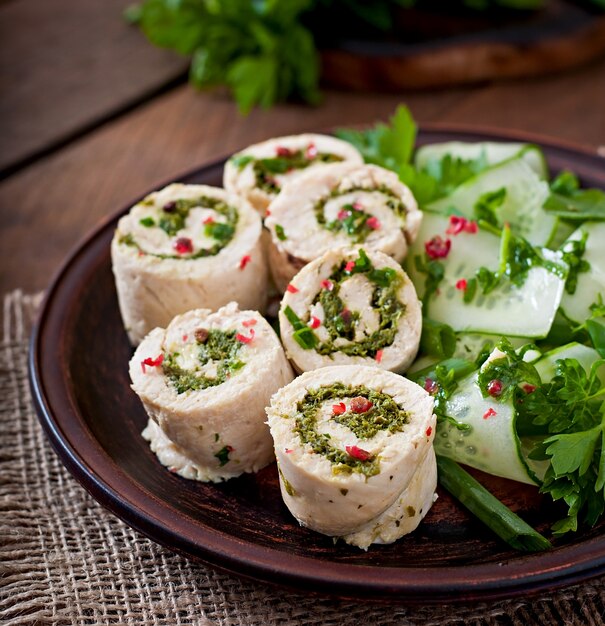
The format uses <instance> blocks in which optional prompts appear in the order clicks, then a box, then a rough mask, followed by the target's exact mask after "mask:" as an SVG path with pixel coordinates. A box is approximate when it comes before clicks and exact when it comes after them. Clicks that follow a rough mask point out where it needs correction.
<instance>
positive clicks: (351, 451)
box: [345, 446, 372, 461]
mask: <svg viewBox="0 0 605 626" xmlns="http://www.w3.org/2000/svg"><path fill="white" fill-rule="evenodd" d="M345 450H346V451H347V454H348V455H349V456H352V457H353V458H354V459H357V460H358V461H369V460H370V459H371V458H372V455H371V454H370V453H369V452H367V451H366V450H363V449H362V448H358V447H357V446H345Z"/></svg>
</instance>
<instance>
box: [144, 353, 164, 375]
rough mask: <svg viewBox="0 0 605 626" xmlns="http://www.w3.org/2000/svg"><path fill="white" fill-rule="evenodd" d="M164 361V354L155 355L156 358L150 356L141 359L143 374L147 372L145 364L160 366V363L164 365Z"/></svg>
mask: <svg viewBox="0 0 605 626" xmlns="http://www.w3.org/2000/svg"><path fill="white" fill-rule="evenodd" d="M163 361H164V355H163V354H159V355H158V356H156V357H155V359H152V358H151V357H150V356H148V357H147V358H146V359H143V360H142V361H141V369H142V370H143V374H145V373H146V372H145V366H147V367H159V366H160V365H162V363H163Z"/></svg>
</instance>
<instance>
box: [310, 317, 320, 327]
mask: <svg viewBox="0 0 605 626" xmlns="http://www.w3.org/2000/svg"><path fill="white" fill-rule="evenodd" d="M309 326H310V327H311V328H319V327H320V326H321V320H320V319H319V317H315V315H313V316H312V317H311V321H310V323H309Z"/></svg>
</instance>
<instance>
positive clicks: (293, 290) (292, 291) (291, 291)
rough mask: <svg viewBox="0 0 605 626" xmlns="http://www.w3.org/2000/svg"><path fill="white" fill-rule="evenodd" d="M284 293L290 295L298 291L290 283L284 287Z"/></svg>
mask: <svg viewBox="0 0 605 626" xmlns="http://www.w3.org/2000/svg"><path fill="white" fill-rule="evenodd" d="M286 291H289V292H290V293H298V289H297V288H296V287H295V286H294V285H293V284H292V283H290V284H289V285H288V286H287V287H286Z"/></svg>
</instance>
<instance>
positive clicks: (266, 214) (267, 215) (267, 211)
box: [265, 209, 271, 217]
mask: <svg viewBox="0 0 605 626" xmlns="http://www.w3.org/2000/svg"><path fill="white" fill-rule="evenodd" d="M269 215H271V211H270V210H269V209H267V210H266V211H265V217H269Z"/></svg>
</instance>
